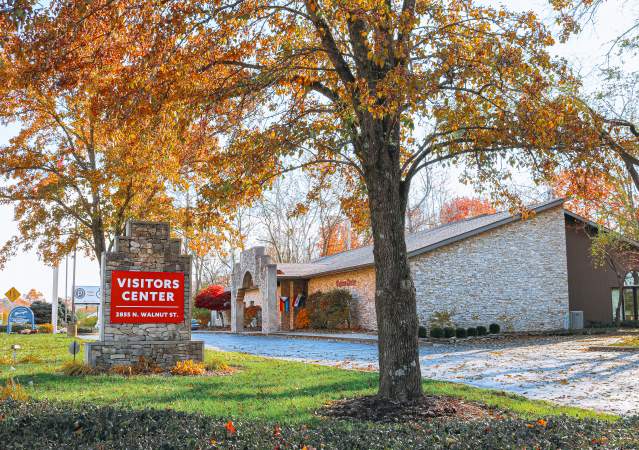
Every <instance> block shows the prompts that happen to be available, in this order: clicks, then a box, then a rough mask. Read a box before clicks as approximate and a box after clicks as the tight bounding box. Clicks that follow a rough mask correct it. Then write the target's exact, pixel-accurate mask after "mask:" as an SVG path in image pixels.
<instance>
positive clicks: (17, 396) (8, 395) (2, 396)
mask: <svg viewBox="0 0 639 450" xmlns="http://www.w3.org/2000/svg"><path fill="white" fill-rule="evenodd" d="M28 398H29V394H27V392H26V391H25V390H24V388H23V387H22V385H21V384H20V383H18V382H17V381H14V380H13V378H9V379H8V380H7V383H6V384H5V385H4V386H2V387H1V388H0V401H4V400H15V401H25V400H27V399H28Z"/></svg>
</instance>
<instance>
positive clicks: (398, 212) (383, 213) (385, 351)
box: [365, 148, 422, 401]
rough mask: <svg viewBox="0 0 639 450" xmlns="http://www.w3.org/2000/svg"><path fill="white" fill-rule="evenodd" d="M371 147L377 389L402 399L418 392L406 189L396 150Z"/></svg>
mask: <svg viewBox="0 0 639 450" xmlns="http://www.w3.org/2000/svg"><path fill="white" fill-rule="evenodd" d="M374 153H376V158H374V159H375V161H374V162H372V163H371V164H370V165H368V166H367V168H366V171H365V175H366V185H367V188H368V198H369V208H370V216H371V226H372V229H373V239H374V250H373V252H374V259H375V275H376V284H375V287H376V292H375V311H376V314H377V327H378V334H379V340H378V346H379V374H380V383H379V392H378V395H379V396H380V397H382V398H385V399H390V400H396V401H407V400H411V399H415V398H417V397H420V396H421V395H422V387H421V371H420V367H419V343H418V339H417V331H418V327H419V324H418V319H417V305H416V300H415V286H414V284H413V280H412V276H411V272H410V267H409V265H408V258H407V254H406V240H405V236H404V221H405V210H406V201H407V190H408V189H407V186H404V185H403V184H402V181H401V173H400V166H399V156H398V152H397V150H396V149H389V148H383V149H381V150H380V151H378V152H374Z"/></svg>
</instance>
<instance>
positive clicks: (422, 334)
mask: <svg viewBox="0 0 639 450" xmlns="http://www.w3.org/2000/svg"><path fill="white" fill-rule="evenodd" d="M417 336H419V337H420V338H427V337H428V330H426V327H424V326H421V325H420V326H419V329H418V330H417Z"/></svg>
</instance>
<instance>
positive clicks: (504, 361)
mask: <svg viewBox="0 0 639 450" xmlns="http://www.w3.org/2000/svg"><path fill="white" fill-rule="evenodd" d="M193 339H197V340H203V341H204V342H205V343H206V345H207V347H209V348H214V349H219V350H225V351H236V352H245V353H251V354H254V355H261V356H268V357H274V358H281V359H288V360H295V361H304V362H312V363H317V364H326V365H334V366H340V367H345V368H369V369H371V368H372V369H375V368H377V347H376V345H374V344H363V343H362V344H359V343H349V342H331V341H319V340H312V339H285V338H277V337H265V336H246V335H232V334H221V333H216V334H204V333H194V334H193ZM618 339H619V338H614V337H594V338H570V337H555V338H536V339H521V340H515V341H498V342H491V343H488V344H486V343H482V344H474V345H458V346H452V345H435V346H433V347H421V350H420V360H421V367H422V374H423V375H424V377H427V378H434V379H438V380H446V381H456V382H463V383H467V384H471V385H473V386H479V387H488V388H495V389H501V390H505V391H510V392H516V393H519V394H522V395H525V396H526V397H529V398H536V399H544V400H551V401H554V402H557V403H561V404H565V405H573V406H581V407H585V408H592V409H596V410H599V411H610V412H615V413H636V414H639V353H608V352H587V351H586V348H587V347H589V346H591V345H607V344H609V343H612V342H615V341H617V340H618Z"/></svg>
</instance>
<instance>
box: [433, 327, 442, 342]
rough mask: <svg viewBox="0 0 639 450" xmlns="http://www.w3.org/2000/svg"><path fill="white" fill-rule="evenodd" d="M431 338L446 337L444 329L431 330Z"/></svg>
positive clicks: (435, 328)
mask: <svg viewBox="0 0 639 450" xmlns="http://www.w3.org/2000/svg"><path fill="white" fill-rule="evenodd" d="M430 337H432V338H435V339H441V338H443V337H444V329H443V328H441V327H433V328H431V329H430Z"/></svg>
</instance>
